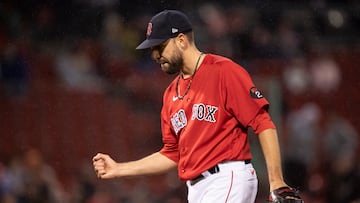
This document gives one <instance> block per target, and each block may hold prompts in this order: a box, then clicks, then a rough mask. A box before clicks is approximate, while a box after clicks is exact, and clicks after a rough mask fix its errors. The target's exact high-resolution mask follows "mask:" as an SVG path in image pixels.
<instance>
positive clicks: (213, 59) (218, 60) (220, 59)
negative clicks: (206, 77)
mask: <svg viewBox="0 0 360 203" xmlns="http://www.w3.org/2000/svg"><path fill="white" fill-rule="evenodd" d="M206 59H207V63H208V64H216V65H221V64H224V63H225V64H226V63H234V61H232V60H231V59H230V58H227V57H225V56H220V55H216V54H207V56H206Z"/></svg>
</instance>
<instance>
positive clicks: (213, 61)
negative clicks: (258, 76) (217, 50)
mask: <svg viewBox="0 0 360 203" xmlns="http://www.w3.org/2000/svg"><path fill="white" fill-rule="evenodd" d="M206 64H207V65H208V66H212V67H213V68H215V69H219V70H220V71H225V70H226V71H228V70H232V69H233V70H234V71H239V70H241V71H243V70H244V68H243V67H242V66H241V65H240V64H238V63H236V62H234V61H233V60H232V59H230V58H228V57H225V56H221V55H216V54H207V56H206Z"/></svg>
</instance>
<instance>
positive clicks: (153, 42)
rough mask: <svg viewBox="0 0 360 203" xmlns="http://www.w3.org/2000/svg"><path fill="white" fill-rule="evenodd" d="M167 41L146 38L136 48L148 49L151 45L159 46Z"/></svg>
mask: <svg viewBox="0 0 360 203" xmlns="http://www.w3.org/2000/svg"><path fill="white" fill-rule="evenodd" d="M165 41H166V39H146V40H145V41H143V42H142V43H141V44H139V46H137V47H136V49H148V48H150V47H154V46H157V45H159V44H161V43H163V42H165Z"/></svg>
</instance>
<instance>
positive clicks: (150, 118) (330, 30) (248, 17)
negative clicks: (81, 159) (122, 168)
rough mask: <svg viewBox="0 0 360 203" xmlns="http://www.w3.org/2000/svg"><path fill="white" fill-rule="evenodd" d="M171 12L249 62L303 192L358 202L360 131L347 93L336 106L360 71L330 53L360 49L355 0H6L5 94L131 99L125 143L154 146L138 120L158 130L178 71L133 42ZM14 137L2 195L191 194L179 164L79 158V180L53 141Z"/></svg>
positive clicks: (323, 202) (2, 22) (20, 198)
mask: <svg viewBox="0 0 360 203" xmlns="http://www.w3.org/2000/svg"><path fill="white" fill-rule="evenodd" d="M163 9H181V10H183V11H184V12H185V13H187V14H188V15H189V17H190V19H191V20H192V22H193V25H194V30H195V39H196V43H197V45H198V47H199V48H200V49H201V50H203V51H204V52H207V53H216V54H220V55H224V56H227V57H230V58H231V59H233V60H234V61H236V62H238V63H239V64H241V65H242V66H244V68H246V69H247V70H248V71H249V72H250V73H251V74H252V75H253V76H254V80H255V83H256V84H257V85H258V86H259V87H260V89H263V90H264V91H265V93H266V94H265V95H268V97H267V98H268V99H269V100H270V103H272V108H271V111H272V112H271V113H272V114H273V117H274V120H275V122H276V123H277V125H278V128H279V134H280V136H281V139H280V141H281V145H282V149H283V162H284V173H285V178H286V180H287V182H288V183H289V184H290V185H292V186H294V187H297V188H299V189H300V190H301V191H302V193H303V195H304V198H305V202H307V203H312V202H314V203H355V202H360V195H359V194H360V190H359V187H358V186H357V184H358V183H359V182H360V164H359V160H360V157H359V156H358V154H359V153H358V152H359V133H358V130H359V128H358V126H356V125H354V122H353V120H351V118H347V117H346V116H344V115H343V114H342V113H341V112H337V111H336V108H334V107H335V106H337V105H345V104H346V99H347V98H345V99H344V104H336V103H335V104H334V103H333V102H334V101H339V100H336V94H337V93H339V92H340V89H341V88H343V86H342V84H344V81H345V82H346V80H349V78H348V77H349V76H348V73H353V71H352V70H344V67H343V66H342V65H341V64H339V60H337V58H335V57H333V52H334V51H340V52H342V51H343V50H348V51H349V52H351V53H359V52H358V50H359V48H360V47H359V45H360V43H359V42H360V38H359V37H358V36H359V33H360V32H359V29H360V26H359V24H360V16H359V13H360V3H359V2H357V1H354V0H348V1H340V0H339V1H336V0H333V1H325V0H312V1H304V2H294V1H285V0H276V1H232V0H225V1H221V2H220V1H163V0H162V1H156V0H154V1H137V0H133V1H120V0H102V1H97V0H92V1H85V0H74V1H60V0H54V1H50V0H31V1H25V2H23V1H19V0H15V1H2V2H0V99H1V100H2V102H4V101H6V102H10V103H11V102H15V103H16V104H20V105H21V103H22V102H24V101H28V100H32V99H34V97H36V94H34V92H40V93H41V92H42V90H43V89H46V88H50V91H51V89H54V88H59V89H61V90H62V91H69V92H76V93H77V94H97V95H102V96H103V97H106V98H111V99H112V100H121V105H122V106H123V107H122V108H126V109H131V111H129V112H132V114H134V115H136V116H133V117H129V118H126V119H124V120H122V122H124V123H122V125H124V126H126V127H129V126H130V127H129V128H132V132H135V133H136V134H139V135H138V136H136V135H134V136H133V137H131V138H128V137H118V139H124V140H125V139H128V140H132V141H133V142H130V143H132V145H131V146H124V147H127V149H129V150H130V151H131V150H132V153H134V151H136V150H137V149H139V150H140V151H141V152H144V153H145V152H152V151H154V149H155V150H156V149H157V147H160V146H161V145H160V144H159V142H156V141H152V140H153V139H159V135H158V134H159V133H160V132H159V130H160V129H155V130H154V129H151V130H149V129H150V128H147V127H141V126H147V125H148V126H152V127H153V128H160V126H159V125H153V123H156V122H157V121H158V117H157V115H159V111H160V107H161V102H162V91H163V90H164V88H165V87H166V86H167V84H168V83H169V82H170V81H171V79H172V77H171V76H170V77H169V76H166V75H165V74H164V73H162V72H161V70H160V69H159V67H158V66H157V65H156V64H155V63H154V62H152V61H151V59H150V56H149V52H148V51H136V50H135V47H136V45H137V44H138V43H139V42H141V41H142V40H143V39H144V38H145V33H146V30H145V29H146V25H147V23H148V21H149V19H150V18H151V16H152V15H153V14H154V13H156V12H158V11H160V10H163ZM274 61H275V62H276V63H274ZM272 63H274V64H275V65H271V64H272ZM356 65H358V64H356ZM356 65H354V66H356ZM345 75H346V77H347V78H345ZM355 75H356V74H355ZM354 77H355V76H354ZM348 88H349V87H348ZM356 88H357V87H355V89H356ZM52 92H55V94H56V91H52ZM77 94H75V96H76V95H77ZM34 95H35V96H34ZM309 95H310V96H309ZM334 95H335V98H334V97H333V96H334ZM55 97H57V95H55ZM294 101H295V102H294ZM324 101H325V102H324ZM2 104H3V103H1V104H0V105H2ZM43 104H45V105H47V104H46V101H45V102H43ZM324 104H325V105H324ZM65 108H67V107H65ZM69 108H70V107H69ZM355 108H356V107H355ZM356 110H357V109H354V111H356ZM10 111H11V110H10ZM89 111H96V110H94V109H91V110H90V109H89ZM110 111H111V110H110ZM114 112H115V110H114ZM54 113H55V112H54ZM77 113H79V112H77ZM80 113H81V112H80ZM95 113H96V112H95ZM3 115H5V114H3ZM0 116H1V114H0ZM7 116H8V117H9V118H10V119H11V115H7ZM72 116H76V115H72ZM80 117H81V116H80ZM135 118H142V120H137V119H135ZM1 119H2V121H4V120H6V119H7V118H5V116H2V118H1ZM32 119H36V118H29V120H32ZM45 122H46V118H45ZM146 123H148V124H146ZM43 125H46V123H43ZM115 125H117V124H115ZM65 126H66V125H65ZM1 127H2V128H6V127H7V126H1ZM114 128H115V127H114ZM84 131H85V132H86V130H84ZM2 132H4V135H3V133H2ZM9 132H13V131H12V130H9V129H2V131H0V134H1V136H2V137H1V139H2V141H0V154H1V153H3V154H6V153H7V151H5V148H4V146H6V143H5V141H4V137H9V138H10V137H11V138H13V137H14V136H16V135H12V134H9ZM81 132H83V131H81ZM5 133H7V135H5ZM144 134H146V135H145V136H146V138H144ZM3 136H4V137H3ZM101 136H107V135H106V134H105V135H101ZM117 136H120V135H117ZM124 136H125V135H124ZM253 137H255V136H253ZM14 139H15V140H18V141H14V142H12V143H13V146H7V147H6V149H8V151H11V152H13V151H14V150H11V149H17V150H15V151H16V154H12V157H4V155H1V156H0V202H4V203H28V202H31V203H38V202H54V203H58V202H59V203H60V202H64V203H67V202H69V203H113V202H124V203H138V202H139V203H140V202H154V203H155V202H156V203H178V202H185V199H186V190H185V188H184V185H183V184H182V183H181V182H179V180H177V177H176V173H175V172H174V173H169V174H167V175H165V176H161V177H158V176H156V177H154V178H139V179H136V180H134V179H131V180H114V181H112V180H111V181H98V180H96V177H95V174H93V171H92V169H91V165H90V162H89V163H85V164H82V163H79V164H77V165H76V167H77V168H78V170H77V171H76V174H75V175H74V177H76V178H73V179H71V180H70V181H69V180H66V181H64V180H62V178H63V177H64V175H62V174H61V173H62V171H58V170H57V168H58V167H57V166H52V165H51V164H50V161H49V162H48V161H47V159H49V157H51V156H50V155H48V154H47V150H49V149H48V148H45V147H44V146H41V145H39V146H36V148H30V149H28V148H26V147H25V146H27V143H24V142H25V141H19V140H20V139H21V138H18V139H17V138H14ZM159 141H160V139H159ZM70 142H71V141H70ZM110 142H111V141H110ZM134 142H136V143H134ZM59 143H60V142H59ZM114 143H115V141H114ZM22 144H24V145H25V146H21V145H22ZM256 144H258V143H254V145H255V146H256ZM19 145H20V146H19ZM124 145H126V144H124ZM46 147H48V146H46ZM1 148H2V149H1ZM118 148H121V147H118ZM130 148H131V149H130ZM114 149H115V150H118V151H115V152H116V153H119V152H121V149H117V147H116V146H115V147H114ZM91 153H92V152H91ZM124 153H130V152H127V151H126V152H125V151H124ZM253 153H254V165H255V166H256V168H257V171H258V176H259V179H260V182H261V184H260V188H259V200H258V202H263V201H264V198H266V196H267V194H268V191H267V189H268V187H267V185H266V181H267V177H266V173H265V172H266V171H265V168H264V165H263V163H262V162H263V159H261V152H260V151H259V149H258V148H256V147H254V151H253ZM130 154H131V153H130ZM87 158H88V160H91V157H87ZM72 163H74V162H72ZM62 164H64V165H66V164H68V163H66V160H64V163H62ZM72 168H74V167H72ZM64 182H65V183H66V184H64Z"/></svg>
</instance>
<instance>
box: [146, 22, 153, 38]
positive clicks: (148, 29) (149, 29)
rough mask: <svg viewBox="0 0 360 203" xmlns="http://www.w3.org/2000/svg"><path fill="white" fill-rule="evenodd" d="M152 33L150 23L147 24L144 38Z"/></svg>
mask: <svg viewBox="0 0 360 203" xmlns="http://www.w3.org/2000/svg"><path fill="white" fill-rule="evenodd" d="M151 31H152V23H149V24H148V26H147V29H146V36H150V34H151Z"/></svg>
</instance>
